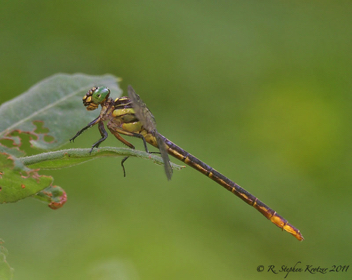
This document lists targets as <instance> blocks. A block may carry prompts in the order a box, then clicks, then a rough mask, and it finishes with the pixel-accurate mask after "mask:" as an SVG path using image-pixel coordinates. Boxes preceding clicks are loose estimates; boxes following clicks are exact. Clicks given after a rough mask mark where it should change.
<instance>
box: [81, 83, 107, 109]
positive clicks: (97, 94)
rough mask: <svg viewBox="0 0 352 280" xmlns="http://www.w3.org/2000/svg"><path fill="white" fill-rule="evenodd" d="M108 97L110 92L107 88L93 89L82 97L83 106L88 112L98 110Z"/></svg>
mask: <svg viewBox="0 0 352 280" xmlns="http://www.w3.org/2000/svg"><path fill="white" fill-rule="evenodd" d="M109 96H110V90H109V89H108V88H107V87H93V88H91V89H90V90H89V91H88V92H87V94H86V95H85V96H84V97H83V105H84V106H86V108H87V110H88V111H92V110H95V109H97V108H98V106H99V104H102V103H103V102H104V101H105V100H106V99H108V98H109Z"/></svg>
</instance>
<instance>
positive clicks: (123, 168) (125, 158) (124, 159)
mask: <svg viewBox="0 0 352 280" xmlns="http://www.w3.org/2000/svg"><path fill="white" fill-rule="evenodd" d="M128 158H129V157H124V158H123V160H121V166H122V170H123V177H126V170H125V166H124V165H123V164H124V162H125V161H126V160H127V159H128Z"/></svg>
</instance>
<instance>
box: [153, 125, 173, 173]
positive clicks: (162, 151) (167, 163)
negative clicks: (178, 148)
mask: <svg viewBox="0 0 352 280" xmlns="http://www.w3.org/2000/svg"><path fill="white" fill-rule="evenodd" d="M155 137H156V141H157V142H158V146H159V151H160V154H161V158H162V159H163V161H164V169H165V174H166V177H167V179H168V180H171V177H172V167H171V164H170V159H169V155H168V153H167V150H166V144H165V142H164V141H163V139H161V137H160V136H159V133H158V132H156V133H155Z"/></svg>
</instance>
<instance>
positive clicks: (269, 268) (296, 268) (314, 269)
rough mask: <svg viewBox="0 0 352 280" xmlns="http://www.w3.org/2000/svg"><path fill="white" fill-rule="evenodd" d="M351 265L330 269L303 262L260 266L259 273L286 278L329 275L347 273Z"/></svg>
mask: <svg viewBox="0 0 352 280" xmlns="http://www.w3.org/2000/svg"><path fill="white" fill-rule="evenodd" d="M349 267H350V266H349V265H331V266H329V267H322V266H320V265H312V264H302V262H301V261H298V262H296V264H295V265H293V266H292V265H291V266H290V265H281V266H276V265H272V264H271V265H266V266H265V265H258V266H257V271H258V272H268V273H273V274H283V275H284V278H286V277H287V276H288V275H289V274H290V273H308V274H327V273H346V272H347V271H348V269H349Z"/></svg>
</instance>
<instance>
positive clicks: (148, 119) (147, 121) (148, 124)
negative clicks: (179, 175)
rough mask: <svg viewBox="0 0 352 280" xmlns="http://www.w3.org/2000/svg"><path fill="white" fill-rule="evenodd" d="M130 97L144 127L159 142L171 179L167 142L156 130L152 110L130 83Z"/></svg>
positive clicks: (168, 177)
mask: <svg viewBox="0 0 352 280" xmlns="http://www.w3.org/2000/svg"><path fill="white" fill-rule="evenodd" d="M128 97H129V99H130V100H131V101H132V106H133V109H134V111H135V114H136V116H137V118H138V119H139V121H140V122H141V123H142V125H143V127H144V128H145V129H146V130H147V131H148V132H150V133H152V134H153V135H154V136H155V138H156V140H157V143H158V147H159V151H160V154H161V158H162V159H163V161H164V168H165V173H166V177H167V179H168V180H170V179H171V176H172V167H171V164H170V159H169V155H168V153H167V150H166V144H165V142H164V141H163V139H162V138H161V137H160V134H159V133H158V132H157V130H156V122H155V119H154V116H153V114H152V113H151V112H150V110H149V109H148V107H147V106H146V105H145V103H144V102H143V101H142V99H141V98H140V97H139V95H138V94H137V93H136V92H135V91H134V89H133V88H132V86H130V85H129V86H128Z"/></svg>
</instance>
